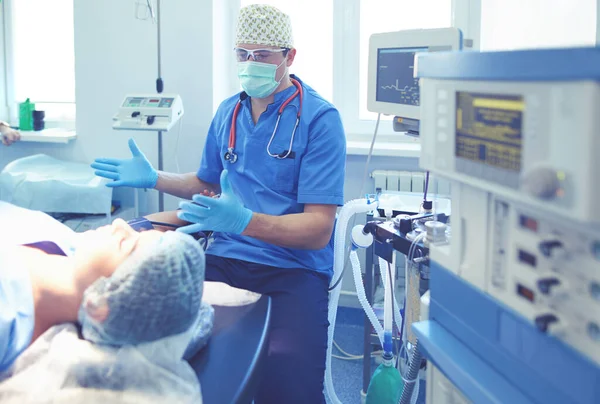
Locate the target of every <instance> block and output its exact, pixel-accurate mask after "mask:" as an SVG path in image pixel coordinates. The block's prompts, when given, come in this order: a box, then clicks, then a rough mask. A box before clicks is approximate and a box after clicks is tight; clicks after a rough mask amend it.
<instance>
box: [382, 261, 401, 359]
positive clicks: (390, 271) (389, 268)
mask: <svg viewBox="0 0 600 404" xmlns="http://www.w3.org/2000/svg"><path fill="white" fill-rule="evenodd" d="M387 267H388V268H387V269H388V280H389V282H388V283H389V284H390V291H391V293H392V301H391V304H392V308H391V309H390V310H392V343H393V344H394V348H395V349H396V357H398V354H399V353H400V350H399V349H398V348H397V346H396V341H395V338H394V324H395V323H396V314H395V313H394V283H393V281H392V264H391V263H390V262H389V261H387ZM384 286H385V285H384ZM384 307H385V301H384ZM384 310H385V308H384ZM402 320H403V321H404V318H402ZM396 327H397V325H396Z"/></svg>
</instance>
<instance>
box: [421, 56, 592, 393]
mask: <svg viewBox="0 0 600 404" xmlns="http://www.w3.org/2000/svg"><path fill="white" fill-rule="evenodd" d="M415 72H416V75H417V77H418V78H419V79H420V85H421V147H422V150H421V158H420V165H421V167H422V168H423V169H425V170H428V171H431V172H432V173H434V174H436V175H438V176H439V177H443V178H446V179H448V180H450V181H451V197H452V218H451V221H452V236H451V238H450V240H449V242H445V243H441V244H436V243H432V244H431V245H430V246H429V247H430V250H429V254H430V269H431V279H430V303H429V306H428V316H429V317H428V319H425V320H426V321H422V322H419V323H416V324H414V325H413V330H414V331H415V333H416V334H417V336H418V346H419V351H420V352H421V353H422V354H423V356H424V357H425V358H426V359H427V360H428V362H429V366H428V377H427V402H428V403H434V404H440V403H442V404H444V403H465V402H473V403H478V404H485V403H511V404H519V403H528V404H533V403H539V404H554V403H555V404H566V403H578V404H592V403H599V402H600V209H599V207H598V205H597V204H596V203H597V202H598V201H599V200H600V186H599V185H600V183H599V181H600V180H599V178H600V176H599V175H600V159H599V158H598V155H599V154H600V114H599V113H598V112H599V111H600V48H578V49H553V50H532V51H512V52H490V53H476V52H462V53H458V52H444V53H438V54H420V55H417V64H416V67H415ZM432 365H433V366H432Z"/></svg>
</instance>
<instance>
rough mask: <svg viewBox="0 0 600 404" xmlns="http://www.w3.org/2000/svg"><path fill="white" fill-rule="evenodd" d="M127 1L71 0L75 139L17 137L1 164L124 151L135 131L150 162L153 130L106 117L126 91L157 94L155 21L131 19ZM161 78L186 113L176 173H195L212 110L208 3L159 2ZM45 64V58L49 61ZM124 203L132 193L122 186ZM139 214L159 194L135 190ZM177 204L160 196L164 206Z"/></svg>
mask: <svg viewBox="0 0 600 404" xmlns="http://www.w3.org/2000/svg"><path fill="white" fill-rule="evenodd" d="M134 12H135V1H133V0H126V1H124V0H103V1H89V0H74V24H75V82H76V102H77V125H76V129H77V136H78V137H77V139H76V140H75V141H73V142H71V144H69V145H52V144H36V143H23V142H21V143H16V144H14V145H13V146H11V147H2V148H0V153H1V154H0V167H4V165H6V164H7V163H8V162H10V161H12V160H14V159H16V158H20V157H24V156H27V155H31V154H34V153H46V154H48V155H51V156H53V157H56V158H61V159H65V160H72V161H79V162H84V163H90V162H91V161H93V159H94V158H96V157H101V156H104V157H116V158H125V157H129V156H130V154H129V150H128V147H127V139H128V137H130V136H133V137H134V138H135V139H136V142H137V143H138V145H139V146H140V148H141V149H142V150H143V151H144V152H145V154H146V155H147V157H148V158H149V159H150V161H151V162H153V164H154V165H155V166H156V165H157V164H158V160H157V156H158V153H157V138H158V137H157V134H156V133H155V132H128V131H114V130H112V129H111V123H112V116H113V115H114V114H115V113H116V112H117V108H118V106H119V104H120V103H121V102H122V101H123V98H124V96H125V94H126V93H131V92H155V80H156V77H157V56H156V55H157V51H156V44H157V40H156V25H154V24H152V23H151V22H150V21H140V20H137V19H135V15H134ZM161 27H162V77H163V80H164V82H165V92H174V93H179V94H180V95H181V97H182V99H183V102H184V108H185V111H186V113H185V116H184V118H183V122H182V128H181V133H180V139H179V148H178V154H177V155H178V158H179V166H180V169H181V172H187V171H195V170H196V169H197V167H198V165H199V161H200V156H201V154H202V148H203V145H204V139H205V136H206V132H207V130H208V126H209V124H210V120H211V118H212V113H213V108H212V105H213V97H212V70H213V66H212V63H211V60H212V51H213V49H212V37H213V30H212V28H213V27H212V1H206V0H204V1H197V0H177V1H164V0H163V1H161ZM48 62H49V63H51V61H48ZM177 131H178V127H177V126H175V128H173V129H172V130H171V132H169V133H166V134H163V139H164V154H163V155H164V163H165V169H166V170H167V171H176V163H175V147H176V143H177V133H178V132H177ZM123 194H124V198H125V199H126V200H125V201H124V202H125V203H128V202H129V203H132V201H131V199H132V198H131V194H130V193H127V192H123ZM140 207H141V208H142V213H144V212H150V211H156V210H157V208H158V194H157V193H156V192H155V191H148V192H143V191H141V192H140ZM176 207H177V201H176V199H175V198H172V197H168V196H167V197H166V198H165V209H174V208H176Z"/></svg>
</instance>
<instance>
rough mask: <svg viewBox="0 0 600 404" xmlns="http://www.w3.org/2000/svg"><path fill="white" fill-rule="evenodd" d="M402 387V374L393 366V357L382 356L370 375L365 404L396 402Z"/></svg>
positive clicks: (390, 403)
mask: <svg viewBox="0 0 600 404" xmlns="http://www.w3.org/2000/svg"><path fill="white" fill-rule="evenodd" d="M403 388H404V383H403V382H402V376H400V372H399V371H398V369H396V368H395V367H394V359H393V357H392V358H389V359H386V358H385V357H384V358H383V362H382V363H381V365H379V366H378V367H377V369H375V373H373V377H371V381H370V382H369V388H368V389H367V398H366V401H365V404H398V402H399V401H400V396H401V395H402V389H403Z"/></svg>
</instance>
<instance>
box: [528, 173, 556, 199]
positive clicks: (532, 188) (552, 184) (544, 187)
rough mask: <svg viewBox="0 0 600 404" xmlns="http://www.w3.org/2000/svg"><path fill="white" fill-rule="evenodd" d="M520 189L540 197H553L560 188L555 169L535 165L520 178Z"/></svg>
mask: <svg viewBox="0 0 600 404" xmlns="http://www.w3.org/2000/svg"><path fill="white" fill-rule="evenodd" d="M521 189H522V190H523V191H525V192H527V193H528V194H529V195H531V196H533V197H535V198H540V199H546V200H548V199H553V198H555V197H556V195H557V193H558V190H559V189H560V180H559V179H558V173H557V172H556V170H554V169H552V168H550V167H536V168H533V169H531V170H530V171H528V172H527V173H526V174H524V175H523V177H522V178H521Z"/></svg>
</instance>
